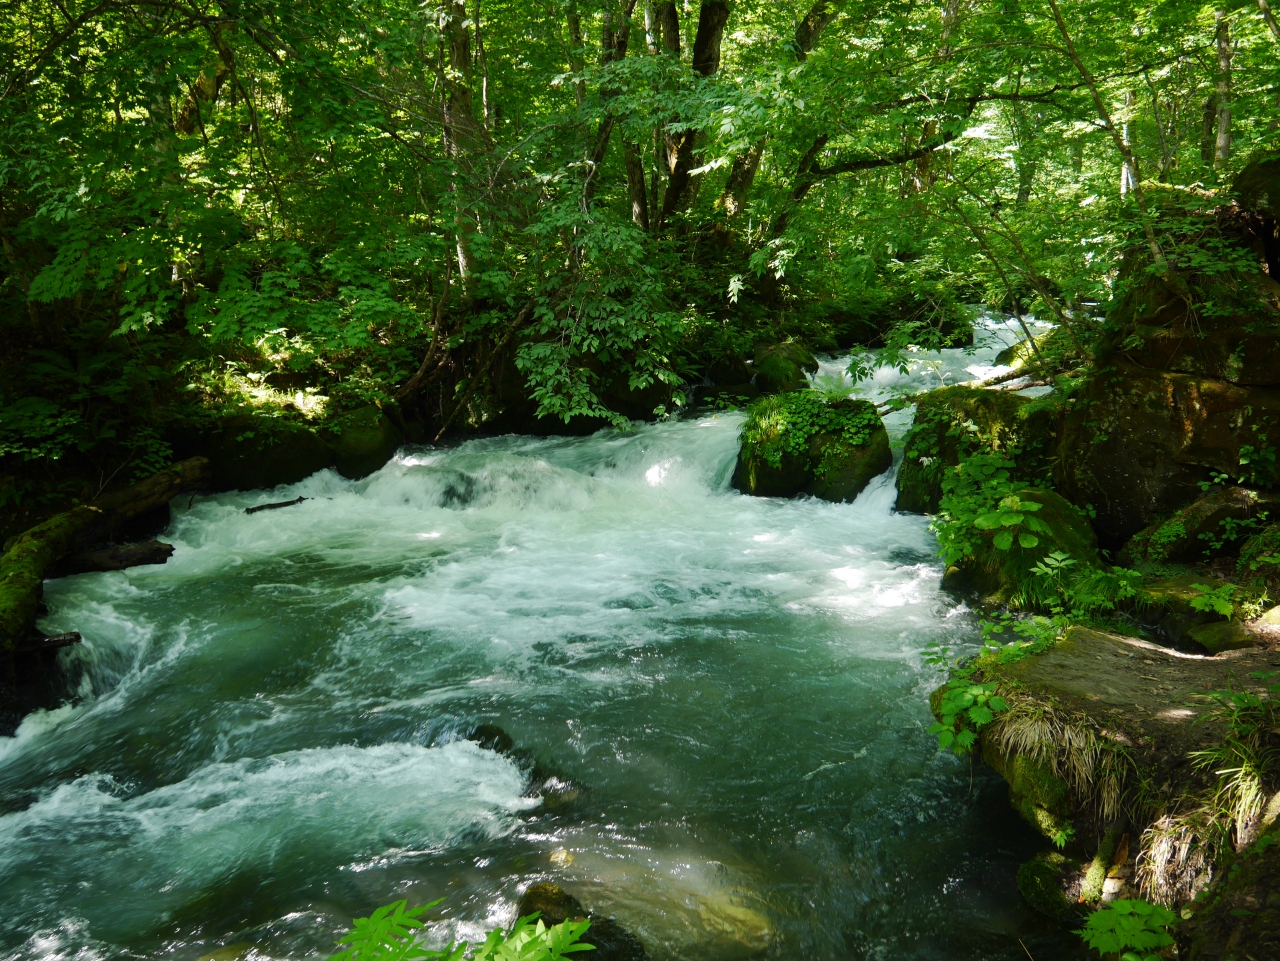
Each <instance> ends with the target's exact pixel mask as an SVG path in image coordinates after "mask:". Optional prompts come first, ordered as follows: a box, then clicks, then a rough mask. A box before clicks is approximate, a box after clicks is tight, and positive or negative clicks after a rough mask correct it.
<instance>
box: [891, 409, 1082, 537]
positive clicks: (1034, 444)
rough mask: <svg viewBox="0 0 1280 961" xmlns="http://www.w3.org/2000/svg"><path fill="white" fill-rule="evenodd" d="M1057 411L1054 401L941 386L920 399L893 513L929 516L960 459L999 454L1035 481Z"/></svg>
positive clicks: (1052, 438) (1049, 450)
mask: <svg viewBox="0 0 1280 961" xmlns="http://www.w3.org/2000/svg"><path fill="white" fill-rule="evenodd" d="M1060 417H1061V413H1060V410H1059V407H1058V404H1057V401H1056V398H1055V399H1053V400H1049V399H1047V398H1046V399H1035V400H1033V399H1032V398H1029V397H1020V396H1019V395H1017V394H1014V393H1012V392H1010V391H1003V390H985V389H983V388H981V387H966V386H964V385H960V386H956V387H943V388H941V389H940V390H933V391H930V392H929V393H927V394H925V395H924V396H922V397H920V398H919V399H918V400H917V402H916V416H915V421H914V422H913V424H912V426H911V430H910V431H908V432H907V436H906V440H905V442H904V448H903V457H902V465H901V466H900V467H899V468H898V500H897V504H896V509H897V510H900V511H910V512H912V513H917V514H932V513H934V512H935V511H937V509H938V505H939V503H940V501H941V500H942V478H943V475H944V473H945V471H946V469H947V468H948V467H954V466H955V465H956V464H958V463H959V462H960V458H961V456H963V455H967V454H970V453H972V452H973V451H975V450H978V449H986V450H992V451H999V452H1001V453H1003V454H1005V455H1006V456H1009V457H1010V458H1011V459H1013V460H1014V461H1015V463H1016V464H1017V473H1018V476H1019V477H1022V478H1024V479H1026V480H1039V479H1041V478H1044V477H1046V476H1047V475H1048V474H1049V471H1050V464H1051V458H1052V456H1053V451H1054V448H1055V445H1056V442H1057V434H1058V422H1059V420H1060Z"/></svg>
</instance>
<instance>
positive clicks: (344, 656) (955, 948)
mask: <svg viewBox="0 0 1280 961" xmlns="http://www.w3.org/2000/svg"><path fill="white" fill-rule="evenodd" d="M996 334H999V335H1000V336H1002V337H1006V339H1007V335H1006V334H1004V333H1003V332H1000V331H998V332H996ZM991 336H992V337H994V336H995V334H993V335H991ZM995 346H996V344H995V342H994V341H992V342H991V343H987V344H985V345H984V349H983V350H980V351H978V352H977V353H976V354H974V355H963V354H961V353H960V352H947V354H946V355H944V356H938V355H934V356H932V357H925V358H922V361H924V363H922V365H920V367H918V369H916V370H914V371H913V372H912V373H911V374H909V375H899V374H895V373H893V372H882V373H881V375H880V376H878V378H877V381H876V382H875V383H873V384H872V385H871V387H870V389H871V390H872V391H874V392H877V394H878V395H879V396H883V394H884V393H885V392H886V391H887V390H889V389H890V388H892V387H894V386H900V387H901V386H906V387H912V386H918V385H921V384H925V383H928V382H930V380H931V379H937V378H950V379H963V378H964V377H967V376H969V373H965V368H966V367H972V368H974V369H975V370H978V371H979V372H981V371H982V370H983V369H984V368H983V367H982V364H984V363H987V364H989V361H990V356H991V354H992V353H994V347H995ZM827 366H828V367H831V366H833V365H830V364H829V365H827ZM970 373H971V372H970ZM909 417H910V413H909V411H905V412H902V413H899V414H896V415H893V416H892V417H891V418H890V426H891V428H892V432H893V433H894V435H895V437H897V438H900V436H901V433H902V431H903V430H904V429H905V427H906V425H907V423H908V421H909ZM740 422H741V415H739V414H736V413H730V414H721V415H708V416H702V417H689V418H686V419H683V420H679V421H672V422H668V423H664V424H657V425H649V426H644V427H641V428H639V429H638V430H636V431H635V432H634V433H630V434H625V435H624V434H619V433H616V432H612V431H609V432H602V433H600V434H597V435H595V436H593V437H587V438H573V439H534V438H521V437H504V438H494V439H485V440H475V441H470V442H467V443H464V444H461V445H459V446H457V447H454V448H450V449H439V450H431V449H420V450H414V449H405V450H404V451H402V452H401V453H400V455H399V456H398V457H397V458H396V459H395V460H394V461H393V462H392V463H390V464H388V465H387V466H386V467H385V468H384V469H383V470H381V471H379V472H378V473H377V474H375V475H373V476H371V477H369V478H366V479H364V480H362V481H359V482H350V481H346V480H343V479H341V478H339V477H338V476H336V475H334V474H332V473H330V472H322V473H320V474H317V475H315V476H313V477H311V478H309V479H307V480H305V481H303V482H302V483H300V484H296V485H293V486H291V487H288V488H282V489H280V490H278V491H276V492H271V493H267V492H255V493H238V494H226V495H219V496H216V497H198V498H195V499H194V500H192V501H191V503H190V504H187V503H185V502H184V503H182V504H178V505H176V507H175V512H174V520H173V524H172V526H171V528H170V530H169V532H168V534H167V535H166V539H167V540H170V541H172V543H174V544H175V546H176V548H177V550H176V552H175V554H174V556H173V558H172V559H171V560H170V561H169V563H168V564H165V565H163V566H156V567H146V568H135V569H132V570H130V571H125V572H119V573H111V574H95V575H83V576H79V577H73V578H66V579H63V580H61V581H56V582H51V583H49V584H48V585H47V588H46V594H47V600H48V604H49V607H50V614H49V616H48V618H47V619H46V621H45V622H44V625H43V626H44V627H45V629H47V630H53V629H56V628H64V629H70V628H75V629H77V630H80V631H81V632H82V633H83V634H84V636H85V642H84V643H83V644H82V645H81V646H80V647H78V648H76V649H73V650H71V651H68V652H67V653H66V654H65V655H64V656H65V657H67V658H69V659H70V660H71V662H72V663H71V665H70V666H71V667H73V668H74V669H78V670H81V671H83V676H84V681H83V690H82V694H83V695H84V696H83V699H82V700H81V701H80V702H79V703H77V704H76V705H75V706H68V707H64V708H61V709H59V710H57V711H52V712H47V713H43V714H37V715H34V716H32V717H30V718H28V719H27V720H26V721H25V722H24V724H23V726H22V728H21V729H20V730H19V731H18V734H17V736H16V737H14V738H9V739H0V957H2V958H6V959H8V958H12V959H36V958H41V959H44V958H65V959H76V961H89V959H97V958H104V959H105V958H131V957H143V956H146V957H162V958H173V959H176V961H193V959H195V958H197V957H199V956H201V955H203V954H205V953H207V952H209V951H212V950H214V949H215V948H218V947H219V946H221V945H226V944H231V943H241V942H244V943H248V944H251V945H253V949H252V950H253V953H254V955H255V956H257V957H263V958H308V957H323V956H325V955H326V954H327V953H328V952H329V950H330V948H331V945H332V943H333V941H334V939H335V938H336V937H337V936H338V935H339V934H340V933H341V932H342V931H343V930H344V928H345V926H346V925H347V924H348V923H349V920H350V918H351V917H352V916H354V915H365V914H367V913H368V912H369V911H370V910H371V909H372V908H373V907H376V906H377V905H379V904H382V903H385V902H387V901H390V900H394V899H397V898H401V897H404V898H409V899H410V900H411V901H413V902H415V903H421V902H425V901H428V900H433V899H435V898H437V897H442V896H443V897H445V898H446V899H447V900H446V902H445V904H444V905H443V906H442V908H441V909H440V910H439V911H438V912H437V914H436V916H438V917H439V918H440V919H441V923H440V924H439V925H438V926H437V928H436V934H437V936H438V937H441V938H444V937H447V936H461V937H474V936H476V935H478V934H480V933H481V932H482V931H483V930H484V929H485V928H487V927H489V926H492V925H495V924H502V923H507V922H509V921H510V920H511V919H512V917H513V914H514V911H515V903H516V900H517V899H518V897H519V892H520V891H521V890H522V888H523V887H524V885H526V884H528V883H529V882H530V881H533V880H554V881H557V882H558V883H561V884H562V885H564V886H565V887H566V888H567V889H569V890H570V891H572V892H573V893H575V894H577V895H578V896H579V897H580V898H581V899H582V900H583V901H585V902H586V903H587V904H588V905H589V906H591V907H593V908H594V909H595V910H597V911H598V912H600V913H603V914H611V915H613V916H615V917H616V918H617V919H618V920H619V921H620V922H621V923H622V924H623V925H624V926H626V927H628V928H629V929H631V930H632V931H633V932H634V933H635V934H637V935H638V936H639V937H640V938H641V940H642V941H644V943H645V944H646V946H647V947H648V949H649V951H650V954H651V956H652V957H654V958H659V959H667V958H672V959H674V958H689V959H708V961H712V959H715V961H719V959H730V958H740V957H748V956H758V957H766V958H775V957H776V958H784V957H785V958H795V957H804V958H813V959H827V958H830V959H837V958H840V959H843V958H876V959H891V958H912V959H914V958H919V959H961V958H965V959H967V958H973V959H978V958H984V959H985V958H992V959H1004V958H1008V959H1013V958H1025V957H1026V956H1027V955H1026V953H1025V952H1026V951H1030V953H1031V954H1032V955H1033V957H1034V958H1035V959H1036V961H1049V959H1055V958H1067V957H1078V956H1079V955H1080V952H1079V949H1078V948H1077V947H1076V943H1075V942H1074V939H1072V938H1071V937H1070V936H1069V935H1068V934H1065V933H1064V932H1062V931H1060V930H1057V929H1054V928H1052V927H1051V926H1048V925H1047V924H1045V923H1043V922H1041V921H1040V920H1038V919H1037V917H1036V916H1035V915H1033V914H1032V913H1031V912H1030V910H1029V909H1028V908H1026V907H1025V906H1024V905H1023V904H1022V903H1021V902H1020V899H1019V897H1018V895H1017V892H1016V890H1015V888H1014V880H1013V875H1014V872H1015V870H1016V867H1017V864H1018V863H1019V862H1020V861H1022V860H1025V859H1026V858H1027V857H1029V856H1030V855H1031V854H1032V853H1034V852H1035V851H1036V850H1038V845H1039V843H1040V842H1038V841H1037V839H1036V838H1035V837H1034V836H1033V835H1032V833H1031V832H1030V830H1029V829H1028V828H1026V827H1025V826H1024V825H1023V824H1022V823H1021V822H1020V820H1019V819H1018V818H1017V816H1016V815H1015V814H1014V813H1013V812H1012V811H1011V809H1010V808H1009V806H1008V804H1007V801H1006V799H1005V795H1004V789H1003V785H1002V783H1001V782H1000V781H999V780H998V779H997V778H995V777H994V776H993V775H991V774H990V773H989V772H986V771H984V770H982V769H981V768H977V769H973V768H971V766H970V764H969V762H968V761H967V760H962V759H957V758H954V757H951V756H948V755H939V754H938V753H937V751H936V740H935V739H934V738H933V737H931V736H930V735H929V734H927V733H926V731H925V728H926V727H927V726H928V724H929V722H930V718H929V716H928V708H927V704H926V696H927V694H928V691H929V690H930V689H931V688H932V687H934V686H936V684H937V683H938V675H937V673H936V672H935V670H934V669H932V668H930V667H928V666H926V665H925V664H924V663H923V661H922V657H921V655H922V652H923V650H924V648H925V645H927V644H928V643H930V642H931V641H942V642H946V643H949V644H951V645H953V646H954V647H956V648H957V649H963V648H964V647H966V646H972V645H974V644H975V635H976V628H975V622H974V619H973V617H972V615H971V614H970V612H969V611H968V610H967V609H966V608H965V607H964V606H963V605H962V604H960V603H958V602H957V601H956V600H955V599H953V598H950V597H948V596H947V595H945V594H942V593H941V592H940V590H939V582H940V577H941V568H940V566H939V564H938V562H937V560H936V558H935V544H934V541H933V537H932V535H931V534H930V532H929V530H928V524H927V519H925V518H921V517H916V516H911V515H899V514H894V513H893V512H892V504H893V499H894V491H893V487H892V475H885V476H884V477H882V478H880V479H878V480H876V481H874V482H873V483H872V485H871V487H870V488H869V489H868V490H867V491H866V492H864V494H863V495H862V496H861V497H860V498H859V499H858V501H857V502H856V503H854V504H846V505H838V504H826V503H822V502H818V501H812V500H797V501H779V500H766V499H755V498H747V497H743V496H741V495H739V494H737V493H735V492H733V491H732V490H730V489H729V477H730V474H731V472H732V468H733V463H734V458H735V455H736V446H737V441H736V435H737V430H738V427H739V425H740ZM298 495H303V496H306V497H308V498H309V500H307V501H306V502H304V503H303V504H300V505H299V506H297V507H293V508H289V509H286V510H279V511H268V512H263V513H259V514H254V515H252V516H250V515H246V514H244V512H243V508H244V507H246V506H250V505H253V504H257V503H263V502H266V501H270V500H282V499H286V498H292V497H295V496H298ZM480 723H491V724H497V725H500V726H501V727H502V728H504V729H505V730H506V731H507V732H509V734H510V735H511V737H512V738H513V739H514V741H515V742H516V744H517V746H518V747H519V748H520V749H522V750H523V751H525V752H527V756H528V757H532V758H536V759H537V760H538V761H539V762H540V764H541V765H542V766H543V767H544V768H545V769H546V770H547V771H550V772H552V773H553V774H554V775H555V776H556V777H558V778H559V779H560V780H561V781H564V782H572V784H574V785H576V786H577V787H578V788H579V789H580V790H579V795H578V797H577V799H576V800H575V801H572V802H571V803H560V804H552V803H550V802H549V801H546V802H544V801H543V800H542V799H540V797H538V796H536V794H535V796H529V792H528V786H529V776H528V774H529V772H528V769H527V768H528V765H527V763H525V762H522V761H520V760H517V759H513V758H511V757H507V756H503V755H500V754H497V753H495V752H493V751H489V750H484V749H482V748H480V747H479V746H477V745H476V744H474V743H472V742H470V741H467V740H466V739H465V735H466V733H467V732H469V731H470V730H471V729H472V728H473V727H474V726H475V725H477V724H480ZM1020 942H1021V943H1020ZM1024 944H1025V949H1024V947H1023V945H1024Z"/></svg>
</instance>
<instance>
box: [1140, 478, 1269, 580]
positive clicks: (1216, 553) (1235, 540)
mask: <svg viewBox="0 0 1280 961" xmlns="http://www.w3.org/2000/svg"><path fill="white" fill-rule="evenodd" d="M1276 506H1277V498H1276V497H1275V495H1273V494H1271V493H1269V492H1266V491H1255V490H1249V489H1247V488H1243V487H1228V488H1224V489H1222V490H1217V491H1214V492H1213V493H1210V494H1206V495H1204V496H1203V497H1199V498H1197V499H1196V500H1195V501H1194V502H1193V503H1191V504H1189V505H1188V506H1186V507H1183V508H1181V509H1180V510H1178V511H1177V512H1176V513H1174V514H1173V516H1172V517H1169V518H1168V519H1166V520H1159V521H1155V522H1154V523H1152V524H1149V525H1148V526H1147V527H1145V528H1144V529H1143V530H1141V531H1139V532H1138V533H1137V534H1135V535H1134V536H1133V538H1132V539H1131V540H1130V541H1129V543H1128V544H1126V545H1125V546H1124V549H1123V550H1122V551H1121V552H1120V558H1119V559H1120V561H1121V563H1123V564H1127V565H1133V564H1140V563H1144V562H1145V563H1157V564H1158V563H1163V562H1166V561H1168V562H1173V563H1188V564H1189V563H1193V562H1196V561H1199V560H1202V559H1204V558H1211V557H1220V556H1223V555H1226V554H1230V553H1232V552H1233V551H1235V550H1238V549H1240V547H1241V541H1242V540H1244V539H1245V538H1246V537H1248V536H1249V534H1250V533H1252V532H1255V531H1259V530H1261V529H1262V528H1263V524H1264V523H1265V521H1266V519H1267V517H1268V516H1269V515H1270V514H1272V513H1274V512H1275V511H1276Z"/></svg>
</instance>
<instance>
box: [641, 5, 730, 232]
mask: <svg viewBox="0 0 1280 961" xmlns="http://www.w3.org/2000/svg"><path fill="white" fill-rule="evenodd" d="M673 9H674V7H673ZM728 21H729V4H728V3H727V2H725V0H703V3H702V7H701V9H700V10H699V12H698V32H697V34H696V35H695V36H694V41H693V62H692V66H693V70H694V73H696V74H698V75H699V76H701V77H711V76H714V75H715V74H716V72H717V71H718V70H719V69H720V41H721V39H722V38H723V37H724V25H725V24H726V23H728ZM666 36H667V31H666V25H665V22H664V25H663V44H664V46H665V45H666ZM697 144H698V131H696V130H683V131H681V132H680V133H676V134H672V135H670V136H669V137H668V138H667V157H666V161H667V170H668V176H667V193H666V196H664V197H663V198H662V212H661V213H660V214H659V215H658V224H659V226H661V225H662V224H665V223H666V222H667V220H668V219H669V218H670V217H671V215H672V214H674V213H675V212H676V211H678V210H682V209H683V208H684V207H685V206H686V205H687V203H688V199H689V195H690V194H691V192H692V191H691V190H690V187H691V185H692V179H693V178H692V177H691V176H690V173H689V171H691V170H692V169H693V158H694V154H695V152H696V150H695V148H696V147H697Z"/></svg>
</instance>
